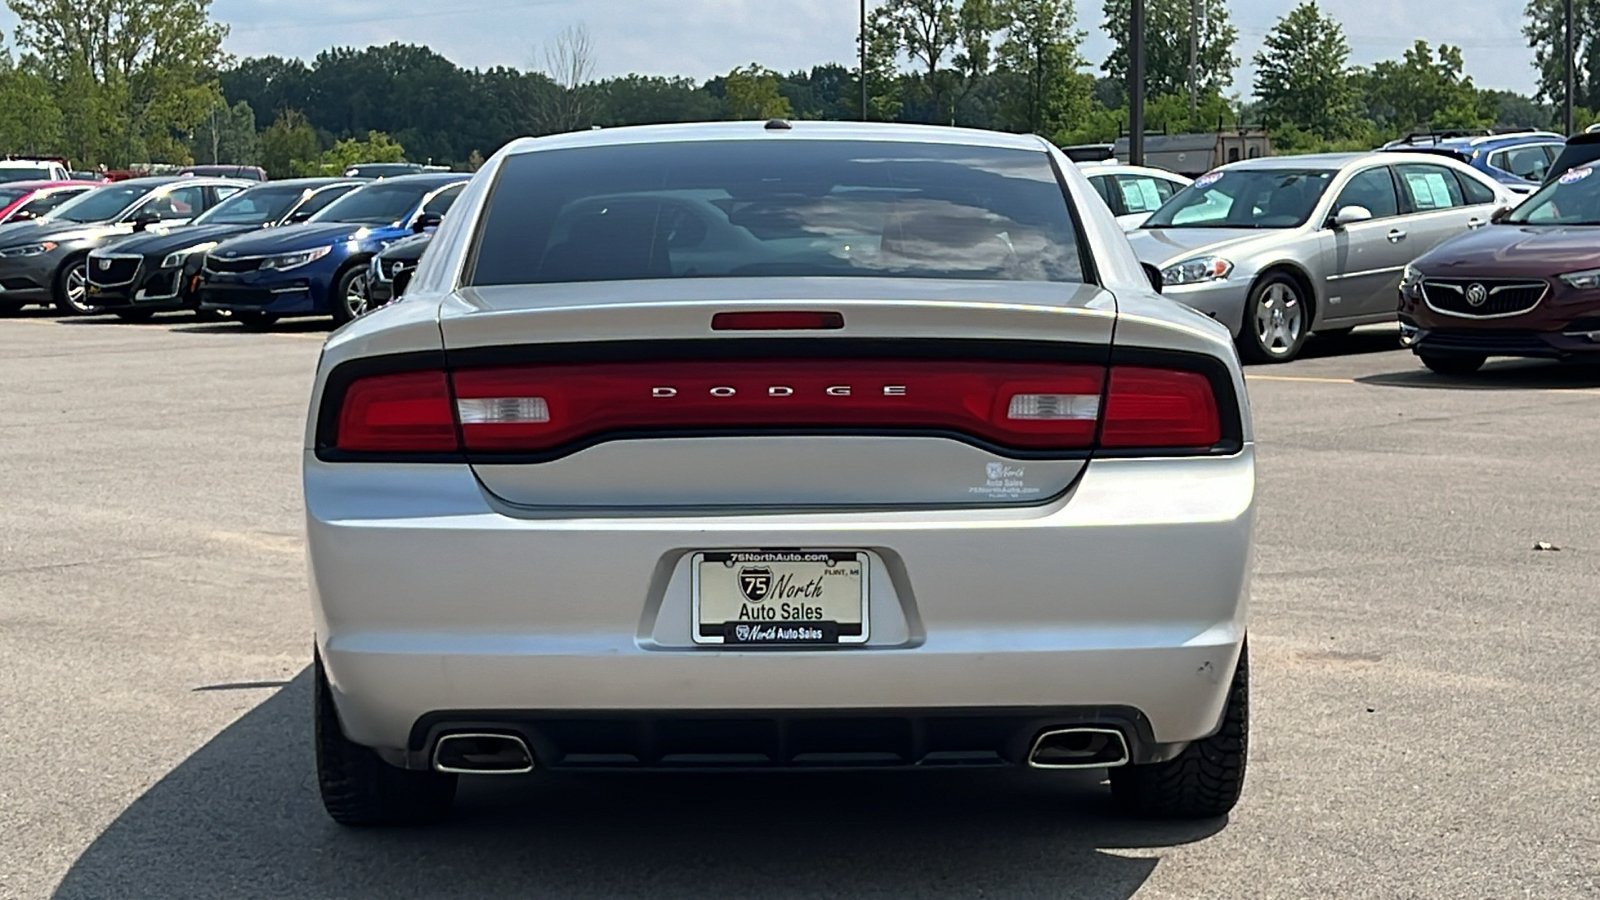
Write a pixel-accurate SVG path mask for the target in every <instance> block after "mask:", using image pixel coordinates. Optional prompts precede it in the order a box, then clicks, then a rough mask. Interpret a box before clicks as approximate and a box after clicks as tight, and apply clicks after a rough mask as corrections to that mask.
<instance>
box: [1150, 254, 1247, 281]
mask: <svg viewBox="0 0 1600 900" xmlns="http://www.w3.org/2000/svg"><path fill="white" fill-rule="evenodd" d="M1232 271H1233V263H1231V262H1229V261H1228V260H1225V259H1223V258H1222V257H1220V256H1207V257H1202V258H1199V259H1186V260H1184V261H1183V262H1180V263H1173V264H1172V265H1170V266H1167V267H1166V268H1165V269H1162V270H1161V283H1162V284H1199V283H1201V282H1205V281H1221V280H1222V279H1224V278H1227V277H1228V273H1230V272H1232Z"/></svg>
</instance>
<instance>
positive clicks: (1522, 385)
mask: <svg viewBox="0 0 1600 900" xmlns="http://www.w3.org/2000/svg"><path fill="white" fill-rule="evenodd" d="M1356 381H1358V382H1360V383H1362V384H1375V385H1382V386H1384V387H1405V388H1426V389H1431V390H1443V391H1526V390H1546V391H1552V390H1586V389H1593V388H1600V366H1593V365H1575V364H1562V363H1557V362H1550V361H1546V360H1534V359H1504V360H1490V361H1489V363H1488V364H1487V365H1485V366H1484V367H1483V368H1481V369H1479V370H1478V371H1477V372H1474V373H1473V374H1471V375H1459V376H1455V375H1440V374H1438V373H1437V372H1433V371H1430V370H1428V369H1426V368H1424V367H1423V365H1422V363H1421V362H1417V363H1416V367H1415V368H1413V369H1407V370H1405V371H1402V372H1381V373H1379V374H1376V375H1366V376H1362V377H1360V378H1357V379H1356Z"/></svg>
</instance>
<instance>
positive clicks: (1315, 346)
mask: <svg viewBox="0 0 1600 900" xmlns="http://www.w3.org/2000/svg"><path fill="white" fill-rule="evenodd" d="M1399 349H1400V331H1399V329H1397V328H1380V329H1365V328H1363V329H1358V330H1356V331H1353V332H1351V333H1350V334H1343V335H1334V336H1328V335H1321V334H1313V335H1311V339H1310V340H1308V341H1306V345H1305V347H1303V348H1301V350H1300V356H1299V357H1298V358H1299V359H1326V358H1328V357H1333V356H1358V355H1361V354H1364V353H1388V352H1389V351H1391V350H1399Z"/></svg>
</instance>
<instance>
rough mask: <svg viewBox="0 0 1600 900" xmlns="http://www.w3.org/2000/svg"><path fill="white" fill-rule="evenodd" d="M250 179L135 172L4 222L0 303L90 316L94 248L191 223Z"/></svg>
mask: <svg viewBox="0 0 1600 900" xmlns="http://www.w3.org/2000/svg"><path fill="white" fill-rule="evenodd" d="M250 185H251V182H248V181H238V180H232V179H222V178H197V177H193V176H186V177H183V178H133V179H129V180H127V181H119V182H116V183H114V184H108V185H105V186H103V187H98V188H95V189H94V190H90V191H84V192H83V193H81V194H79V195H78V196H76V197H73V198H72V199H71V200H68V201H67V202H66V203H63V204H61V205H60V206H58V207H56V208H55V209H53V210H51V211H50V212H49V213H47V214H46V215H45V216H43V217H42V218H38V219H33V220H31V221H27V222H15V223H12V224H8V225H0V288H4V292H3V294H0V298H3V299H0V306H5V307H7V308H17V307H21V306H23V305H25V304H28V303H39V304H44V305H49V304H52V303H53V304H55V306H56V308H57V309H59V310H60V311H61V312H62V313H63V314H65V315H69V316H72V315H77V316H83V315H92V314H94V313H95V312H98V309H97V307H95V305H94V304H93V303H91V302H89V300H88V287H89V284H88V281H89V273H88V262H89V253H90V251H92V250H95V249H97V248H99V247H102V246H104V245H106V244H107V243H110V242H111V241H114V240H116V239H118V238H121V237H125V236H127V235H130V234H133V233H134V232H136V231H150V232H152V233H153V232H158V231H163V232H164V231H166V230H168V229H171V228H176V227H179V226H182V225H187V224H189V223H190V222H191V221H193V220H194V219H195V217H197V216H199V215H200V214H201V213H203V212H205V211H206V210H208V209H210V208H212V207H213V206H216V205H217V204H218V203H220V202H221V201H222V200H223V199H224V198H226V197H228V196H230V195H232V194H235V193H238V192H239V191H241V190H244V189H245V188H247V187H249V186H250Z"/></svg>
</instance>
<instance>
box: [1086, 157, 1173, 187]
mask: <svg viewBox="0 0 1600 900" xmlns="http://www.w3.org/2000/svg"><path fill="white" fill-rule="evenodd" d="M1078 168H1079V170H1081V171H1082V172H1083V174H1085V175H1154V176H1156V177H1157V178H1166V179H1169V180H1171V181H1182V182H1184V183H1188V182H1190V181H1192V180H1193V179H1191V178H1190V177H1189V176H1187V175H1179V174H1178V173H1177V172H1171V171H1168V170H1166V169H1158V168H1156V167H1155V166H1130V165H1128V164H1127V163H1119V162H1116V161H1114V160H1107V161H1105V162H1098V161H1096V162H1084V163H1078Z"/></svg>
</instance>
